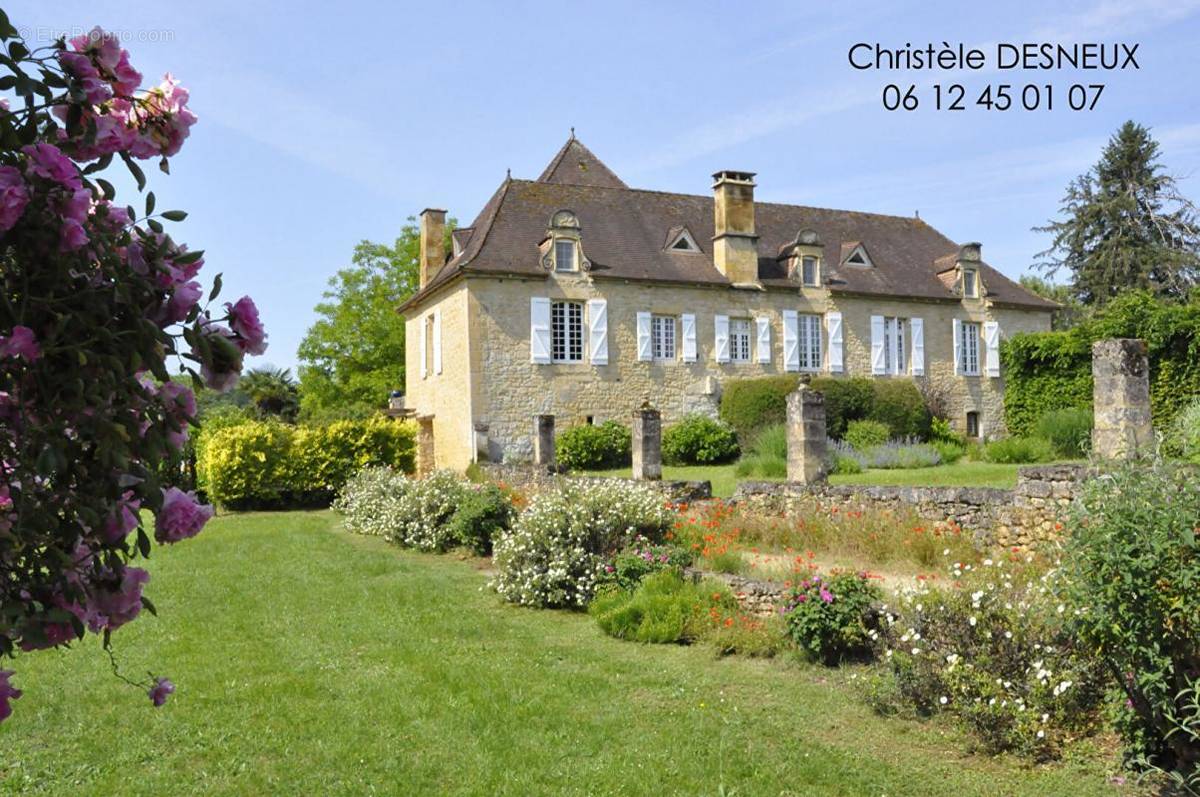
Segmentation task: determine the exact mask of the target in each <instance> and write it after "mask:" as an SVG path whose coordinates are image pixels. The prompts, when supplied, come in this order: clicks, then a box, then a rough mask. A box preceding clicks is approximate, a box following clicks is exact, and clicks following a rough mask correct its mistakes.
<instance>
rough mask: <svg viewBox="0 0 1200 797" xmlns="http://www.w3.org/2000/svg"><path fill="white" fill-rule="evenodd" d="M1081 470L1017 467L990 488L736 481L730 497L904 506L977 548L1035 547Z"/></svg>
mask: <svg viewBox="0 0 1200 797" xmlns="http://www.w3.org/2000/svg"><path fill="white" fill-rule="evenodd" d="M1086 474H1087V469H1086V468H1085V467H1084V466H1082V465H1048V466H1042V467H1029V468H1021V470H1020V474H1019V476H1018V478H1017V486H1016V488H1015V489H1012V490H1004V489H998V488H991V487H867V486H857V485H853V486H851V485H839V486H833V485H829V484H808V485H804V484H789V483H780V482H742V483H741V484H740V485H738V489H737V491H736V492H735V493H734V496H733V500H734V501H735V502H737V503H738V504H740V505H742V506H744V507H746V508H748V509H751V510H758V511H763V512H768V513H771V514H776V515H778V514H781V513H783V514H806V513H811V512H813V511H816V510H826V511H827V510H828V509H829V508H830V507H832V506H855V507H859V508H865V509H893V510H895V509H910V510H913V511H915V512H916V513H917V514H918V515H919V516H921V517H923V518H925V519H927V520H929V521H931V522H953V523H955V524H957V525H959V526H961V527H962V529H963V531H965V532H968V533H970V534H971V535H972V536H973V537H974V539H975V542H976V544H977V545H978V546H980V547H992V546H1001V547H1006V548H1007V547H1022V548H1031V547H1036V546H1037V545H1039V544H1041V543H1045V542H1048V541H1051V540H1055V539H1057V538H1058V536H1059V532H1060V531H1061V530H1062V518H1063V517H1064V516H1065V515H1066V512H1067V510H1068V508H1069V507H1070V505H1071V503H1072V502H1073V501H1074V498H1075V492H1076V487H1077V485H1078V484H1079V482H1080V480H1081V479H1083V478H1084V477H1085V476H1086Z"/></svg>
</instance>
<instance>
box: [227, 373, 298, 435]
mask: <svg viewBox="0 0 1200 797" xmlns="http://www.w3.org/2000/svg"><path fill="white" fill-rule="evenodd" d="M238 389H239V390H240V391H242V392H243V393H245V394H246V395H247V396H248V397H249V398H250V401H251V403H252V404H253V405H254V407H255V408H256V409H257V410H258V414H259V415H261V416H264V417H266V416H273V417H276V418H280V419H282V420H284V421H288V422H292V421H295V420H296V415H297V414H298V413H299V412H300V392H299V390H298V389H297V387H296V380H295V379H293V378H292V372H291V371H289V370H288V369H287V368H255V369H254V370H252V371H247V372H246V373H244V374H242V378H241V380H240V381H239V382H238Z"/></svg>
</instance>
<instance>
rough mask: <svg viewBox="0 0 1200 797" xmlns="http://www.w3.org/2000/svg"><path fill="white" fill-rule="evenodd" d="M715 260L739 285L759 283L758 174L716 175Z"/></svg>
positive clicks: (714, 176) (719, 267)
mask: <svg viewBox="0 0 1200 797" xmlns="http://www.w3.org/2000/svg"><path fill="white" fill-rule="evenodd" d="M713 211H714V213H715V218H714V221H715V223H714V225H713V263H714V265H716V267H717V270H718V271H720V272H721V273H722V274H724V275H725V276H726V277H727V278H728V279H729V281H730V282H732V283H734V284H735V285H751V284H757V283H758V236H757V235H756V234H755V232H754V174H753V173H752V172H734V171H723V172H717V173H716V174H714V175H713Z"/></svg>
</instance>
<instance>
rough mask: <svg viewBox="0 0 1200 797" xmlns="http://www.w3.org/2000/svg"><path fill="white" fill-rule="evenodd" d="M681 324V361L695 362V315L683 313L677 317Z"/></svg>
mask: <svg viewBox="0 0 1200 797" xmlns="http://www.w3.org/2000/svg"><path fill="white" fill-rule="evenodd" d="M679 320H680V322H681V324H682V325H683V361H684V362H685V363H694V362H696V316H695V315H693V314H692V313H684V314H683V315H681V316H680V317H679Z"/></svg>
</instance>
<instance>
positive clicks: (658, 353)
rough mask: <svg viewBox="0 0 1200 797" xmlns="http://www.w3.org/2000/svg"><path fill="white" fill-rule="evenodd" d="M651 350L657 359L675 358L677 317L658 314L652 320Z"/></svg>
mask: <svg viewBox="0 0 1200 797" xmlns="http://www.w3.org/2000/svg"><path fill="white" fill-rule="evenodd" d="M650 338H651V347H652V348H651V351H652V353H653V356H654V359H656V360H674V359H675V317H674V316H669V315H656V316H654V317H653V318H652V319H651V321H650Z"/></svg>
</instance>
